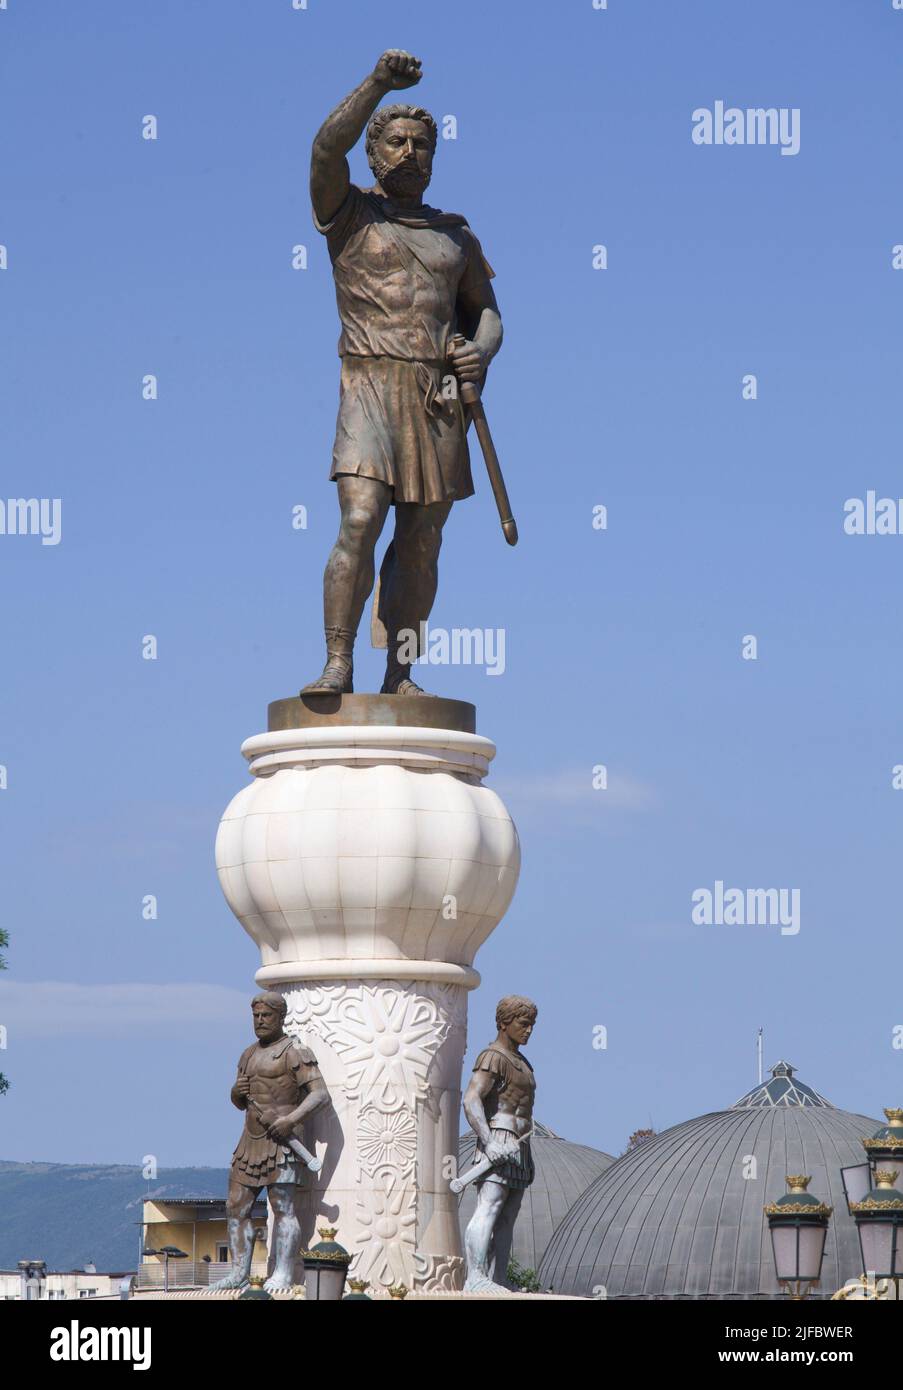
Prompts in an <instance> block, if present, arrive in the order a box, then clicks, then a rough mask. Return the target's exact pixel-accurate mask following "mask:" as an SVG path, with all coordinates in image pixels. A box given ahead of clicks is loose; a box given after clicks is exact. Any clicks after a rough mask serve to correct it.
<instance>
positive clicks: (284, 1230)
mask: <svg viewBox="0 0 903 1390" xmlns="http://www.w3.org/2000/svg"><path fill="white" fill-rule="evenodd" d="M269 1195H270V1208H271V1210H272V1212H273V1257H274V1262H273V1272H272V1274H271V1275H270V1277H269V1279H268V1280H267V1281H266V1283H265V1284H264V1286H263V1287H264V1288H265V1289H266V1291H267V1293H273V1292H274V1291H275V1290H276V1289H290V1288H292V1286H293V1285H294V1282H295V1259H296V1256H297V1254H298V1243H299V1241H300V1239H301V1225H300V1223H299V1221H298V1215H297V1212H296V1211H295V1186H294V1184H293V1183H287V1182H274V1183H273V1184H272V1185H271V1187H270V1193H269Z"/></svg>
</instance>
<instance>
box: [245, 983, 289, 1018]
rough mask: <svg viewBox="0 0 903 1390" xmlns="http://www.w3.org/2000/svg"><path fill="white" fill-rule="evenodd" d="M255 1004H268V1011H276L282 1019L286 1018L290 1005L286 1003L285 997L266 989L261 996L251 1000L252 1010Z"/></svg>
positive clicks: (257, 995) (256, 995)
mask: <svg viewBox="0 0 903 1390" xmlns="http://www.w3.org/2000/svg"><path fill="white" fill-rule="evenodd" d="M255 1004H266V1006H267V1008H268V1009H274V1010H275V1011H276V1013H277V1014H279V1015H280V1016H281V1017H282V1018H285V1015H286V1013H287V1012H288V1004H287V1003H286V999H285V995H284V994H277V993H276V991H275V990H272V989H265V990H263V991H262V992H261V993H260V994H255V995H254V998H253V999H252V1000H251V1008H252V1009H253V1007H254V1005H255Z"/></svg>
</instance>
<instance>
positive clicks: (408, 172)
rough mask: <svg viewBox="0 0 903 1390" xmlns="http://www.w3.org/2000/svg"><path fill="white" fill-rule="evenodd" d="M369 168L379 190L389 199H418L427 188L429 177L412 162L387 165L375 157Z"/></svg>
mask: <svg viewBox="0 0 903 1390" xmlns="http://www.w3.org/2000/svg"><path fill="white" fill-rule="evenodd" d="M370 168H371V169H372V170H373V173H374V174H375V176H376V179H377V181H378V182H379V186H380V188H382V189H384V190H385V192H386V193H388V195H389V197H390V198H419V197H422V196H423V193H424V191H425V190H426V189H427V188H428V187H429V183H430V175H429V174H424V173H423V172H422V170H421V169H420V167H419V165H417V164H415V163H414V162H413V161H407V160H406V161H405V162H404V163H402V164H387V163H386V162H385V160H382V159H380V158H379V157H378V156H376V157H374V159H373V163H372V164H371V165H370Z"/></svg>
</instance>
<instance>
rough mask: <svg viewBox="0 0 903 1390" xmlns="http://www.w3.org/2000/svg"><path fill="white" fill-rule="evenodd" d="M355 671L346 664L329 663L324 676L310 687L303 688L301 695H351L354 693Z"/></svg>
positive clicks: (324, 670)
mask: <svg viewBox="0 0 903 1390" xmlns="http://www.w3.org/2000/svg"><path fill="white" fill-rule="evenodd" d="M353 675H354V673H353V670H352V668H351V667H350V666H345V665H344V663H342V664H340V663H338V662H333V661H327V663H326V665H325V667H324V668H323V674H322V676H318V677H317V679H316V680H315V681H311V683H310V685H305V686H302V688H301V691H300V694H301V695H351V694H353V693H354V680H353Z"/></svg>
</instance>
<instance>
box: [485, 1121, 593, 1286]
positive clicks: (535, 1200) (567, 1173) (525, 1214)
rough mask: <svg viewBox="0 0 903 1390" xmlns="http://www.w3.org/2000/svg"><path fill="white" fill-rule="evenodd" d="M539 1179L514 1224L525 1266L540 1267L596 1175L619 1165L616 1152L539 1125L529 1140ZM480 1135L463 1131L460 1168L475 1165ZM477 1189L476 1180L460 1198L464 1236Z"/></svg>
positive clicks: (517, 1254) (518, 1256)
mask: <svg viewBox="0 0 903 1390" xmlns="http://www.w3.org/2000/svg"><path fill="white" fill-rule="evenodd" d="M530 1147H531V1149H532V1151H533V1162H534V1164H535V1166H536V1177H535V1178H534V1180H533V1182H532V1184H531V1185H530V1187H528V1188H527V1190H526V1192H525V1194H524V1199H523V1202H522V1203H521V1208H520V1211H519V1212H518V1215H517V1221H516V1222H515V1226H514V1243H513V1245H512V1247H511V1254H512V1256H513V1257H514V1259H515V1260H517V1263H518V1264H519V1265H520V1266H521V1267H522V1268H523V1269H534V1270H537V1269H539V1262H540V1260H541V1259H542V1254H543V1251H544V1250H545V1248H546V1246H547V1245H548V1243H549V1240H550V1239H551V1236H552V1232H553V1231H554V1230H555V1228H556V1227H557V1226H559V1225H560V1224H561V1222H562V1221H563V1220H564V1217H565V1215H566V1214H567V1211H568V1209H569V1207H571V1206H573V1204H574V1202H576V1200H577V1198H578V1197H579V1196H580V1194H581V1192H583V1191H584V1190H585V1189H586V1188H587V1187H588V1186H589V1185H590V1183H591V1182H593V1181H594V1179H595V1178H597V1177H599V1175H600V1174H601V1173H603V1172H604V1171H605V1169H606V1168H608V1167H610V1165H611V1164H612V1163H614V1161H615V1160H614V1158H613V1157H612V1156H611V1154H606V1153H602V1151H601V1150H600V1149H590V1148H587V1147H586V1146H585V1145H584V1144H572V1143H570V1141H569V1140H567V1139H562V1138H560V1137H559V1135H557V1134H556V1133H555V1132H554V1130H551V1129H549V1127H548V1125H543V1124H539V1123H537V1124H536V1128H535V1130H534V1133H533V1138H532V1139H531V1141H530ZM475 1148H476V1137H475V1136H474V1134H473V1132H472V1130H468V1131H467V1133H466V1134H462V1135H461V1139H460V1142H459V1144H458V1172H459V1173H463V1172H465V1171H466V1170H467V1169H468V1168H470V1167H471V1166H472V1163H473V1151H474V1149H475ZM476 1205H477V1190H476V1188H475V1187H474V1186H473V1184H471V1185H470V1186H469V1187H465V1189H464V1191H463V1192H462V1193H461V1195H460V1197H459V1198H458V1220H459V1222H460V1225H461V1234H462V1236H463V1234H464V1228H465V1227H466V1225H467V1223H468V1221H469V1220H470V1218H471V1217H472V1216H473V1214H474V1210H475V1209H476Z"/></svg>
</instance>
